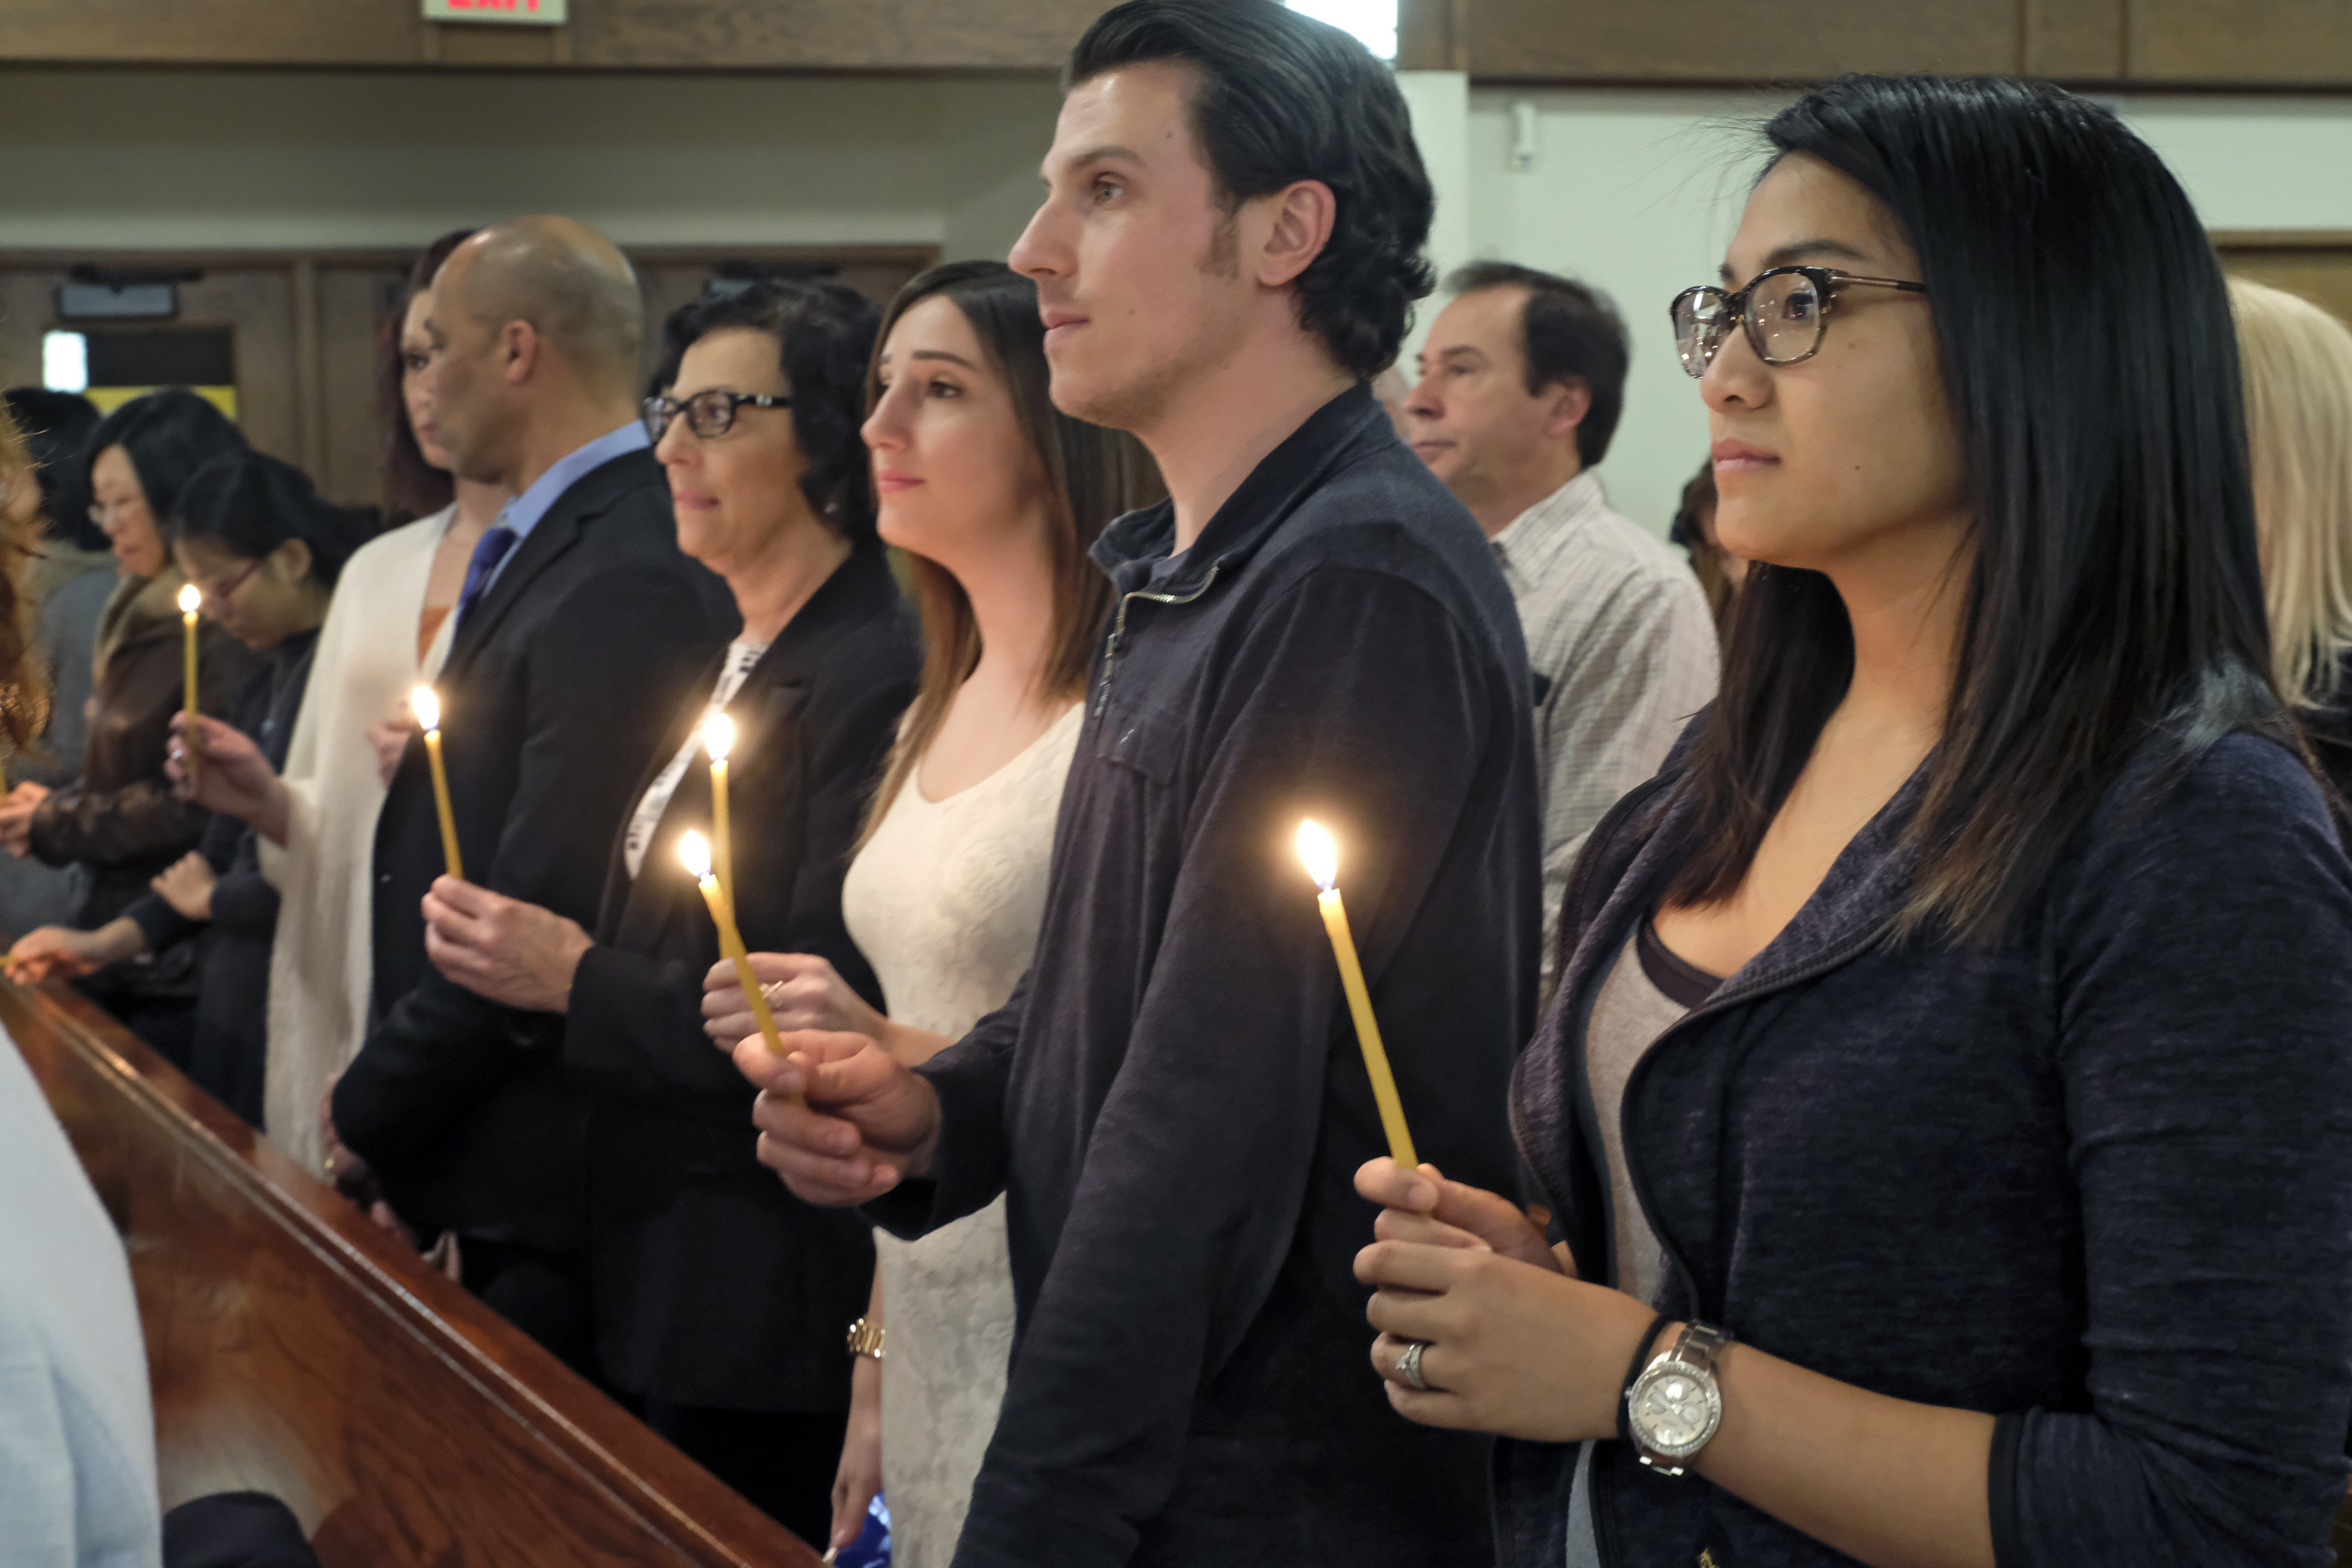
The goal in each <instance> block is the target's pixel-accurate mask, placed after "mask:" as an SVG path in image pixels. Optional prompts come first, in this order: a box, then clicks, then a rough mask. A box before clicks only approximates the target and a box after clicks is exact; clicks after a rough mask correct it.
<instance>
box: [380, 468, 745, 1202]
mask: <svg viewBox="0 0 2352 1568" xmlns="http://www.w3.org/2000/svg"><path fill="white" fill-rule="evenodd" d="M737 624H738V622H737V616H736V614H735V607H734V602H733V600H732V599H731V598H730V595H728V593H727V589H726V585H725V584H722V583H721V582H720V581H719V579H718V578H717V577H716V576H714V575H712V574H710V573H709V572H708V571H705V570H704V569H703V568H702V567H701V566H699V565H698V564H696V563H694V562H692V561H689V560H688V559H687V558H686V556H684V555H683V554H681V553H679V552H678V548H677V531H676V523H675V521H673V519H672V516H671V512H670V503H669V488H668V485H667V481H666V480H665V479H664V478H663V476H662V471H661V467H660V465H659V464H657V463H656V462H655V461H654V459H653V457H652V455H651V454H650V453H648V452H645V451H637V452H632V453H628V454H626V455H625V456H623V457H619V458H614V459H613V460H612V461H610V462H608V463H605V464H604V465H603V466H602V467H599V468H594V469H592V470H590V471H589V472H588V473H586V474H584V475H583V476H582V477H581V478H580V479H579V480H577V481H576V482H575V483H574V484H573V485H572V488H571V489H567V490H565V491H564V492H563V494H562V496H560V497H559V498H557V500H556V502H555V504H554V505H553V506H552V507H551V508H550V509H549V510H548V511H547V513H546V514H545V515H544V516H543V517H541V519H540V521H539V524H538V526H537V527H536V528H534V529H532V530H531V531H530V535H529V537H527V538H526V539H524V541H523V542H521V543H520V545H517V546H516V547H515V551H514V553H513V554H512V555H511V556H510V557H509V558H508V561H507V563H506V569H505V570H504V571H503V572H502V573H500V574H499V578H498V580H497V581H496V582H495V583H494V584H492V585H491V587H490V591H489V593H488V595H485V596H484V598H483V599H482V601H481V603H480V604H478V605H476V606H475V607H474V611H473V614H472V615H470V616H467V619H466V622H465V624H464V625H463V626H460V627H459V628H458V629H457V637H456V640H455V641H454V642H453V643H452V644H451V646H450V649H449V658H448V662H447V664H446V666H444V668H443V669H442V671H441V677H440V679H439V680H438V681H437V682H436V688H437V689H438V691H439V694H440V698H441V715H442V716H441V736H442V741H441V743H442V749H443V752H444V755H445V757H446V762H447V767H448V773H449V795H450V800H451V805H452V808H453V811H454V814H455V816H456V818H457V839H458V845H459V848H460V850H461V852H462V853H463V855H464V857H465V862H466V864H465V869H466V874H467V878H468V879H470V880H472V881H475V882H478V883H480V884H481V885H483V886H485V887H488V888H490V889H495V890H496V891H498V892H501V893H505V894H508V895H509V896H510V897H513V898H517V899H522V900H528V901H529V902H530V903H534V904H539V905H542V906H544V907H545V908H547V909H551V910H554V911H555V912H556V913H558V914H561V915H567V916H569V917H571V918H572V919H573V920H575V921H579V922H580V923H581V924H583V925H589V924H592V923H593V921H594V920H595V918H596V900H597V875H596V868H597V867H598V866H600V865H601V864H603V862H604V852H605V849H606V847H607V846H609V845H610V844H611V843H612V841H613V835H614V830H615V829H616V828H617V827H618V826H620V824H621V822H622V820H623V817H624V816H625V814H626V813H627V811H628V810H629V807H630V805H632V804H633V803H634V801H635V795H634V794H632V792H631V786H632V785H633V784H635V781H636V780H637V779H638V778H639V777H640V776H641V775H642V774H643V773H644V772H645V767H646V760H647V759H648V758H650V757H651V756H652V755H653V752H654V748H655V747H656V745H657V744H659V743H660V741H661V738H662V733H663V731H665V730H667V728H668V726H669V720H670V715H671V714H672V712H674V711H675V710H676V708H677V700H678V695H679V693H681V692H682V691H684V690H686V689H688V686H689V685H691V683H692V682H693V679H694V672H695V671H696V670H698V669H699V668H702V666H703V664H704V662H705V661H706V660H708V659H709V657H710V654H711V651H712V649H713V648H715V647H718V646H719V645H720V644H721V643H723V642H724V640H725V639H726V638H727V637H729V636H730V635H732V633H733V630H734V628H735V626H736V625H737ZM442 869H443V865H442V853H441V831H440V826H439V820H438V818H437V816H436V814H435V810H434V804H433V781H432V776H431V774H430V773H429V772H428V771H427V767H426V763H425V747H424V743H423V742H422V740H421V739H419V740H412V741H411V742H409V746H408V751H407V753H406V754H405V755H404V756H403V757H402V759H401V763H400V770H399V772H398V773H397V774H395V775H394V779H393V782H392V788H391V791H390V793H389V794H388V795H386V796H385V797H384V803H383V812H382V814H381V815H380V816H378V817H377V819H376V837H375V910H374V917H375V924H374V942H373V946H374V955H375V980H374V1002H373V1007H372V1009H371V1011H372V1013H373V1019H374V1021H373V1026H372V1027H371V1028H370V1030H369V1032H368V1037H367V1041H366V1043H365V1044H364V1045H363V1046H362V1047H361V1048H360V1052H359V1055H358V1056H357V1057H356V1058H353V1059H352V1064H351V1066H350V1067H349V1068H347V1069H345V1071H344V1073H343V1076H342V1079H341V1082H340V1083H339V1084H337V1086H336V1088H335V1096H334V1115H335V1126H336V1130H337V1131H338V1132H340V1133H341V1136H342V1138H343V1141H344V1142H346V1143H348V1144H349V1145H350V1146H351V1148H352V1151H353V1152H356V1153H358V1154H359V1155H360V1156H361V1157H362V1158H363V1159H365V1160H366V1161H367V1162H368V1163H370V1164H371V1165H372V1166H373V1167H374V1168H375V1170H376V1172H377V1173H378V1174H379V1175H380V1176H381V1177H382V1178H383V1184H384V1191H385V1195H386V1196H387V1197H388V1198H390V1200H391V1202H392V1204H393V1206H394V1208H396V1209H398V1210H399V1211H400V1213H401V1214H402V1215H404V1217H406V1218H407V1219H408V1220H409V1222H410V1223H411V1224H413V1225H415V1226H416V1227H417V1228H418V1229H419V1230H420V1231H421V1232H422V1233H423V1234H425V1235H426V1236H431V1235H433V1234H435V1233H436V1232H437V1231H440V1230H443V1229H451V1230H456V1231H457V1232H458V1233H459V1234H460V1235H464V1236H469V1237H479V1238H481V1239H483V1240H487V1241H492V1242H499V1243H522V1244H527V1245H530V1246H535V1247H551V1248H574V1247H579V1246H580V1245H581V1243H582V1239H583V1237H582V1227H581V1214H582V1209H583V1204H582V1199H581V1191H580V1168H581V1163H582V1162H583V1159H584V1157H585V1149H586V1145H585V1137H586V1130H587V1112H586V1108H585V1106H584V1104H583V1102H582V1101H581V1100H580V1099H579V1097H578V1096H577V1095H576V1094H573V1093H571V1092H569V1091H568V1090H567V1089H565V1087H564V1084H563V1079H562V1071H561V1068H560V1065H559V1062H558V1047H559V1046H560V1044H561V1040H562V1018H561V1017H560V1016H556V1015H554V1014H549V1013H530V1012H524V1011H521V1010H519V1009H515V1008H509V1007H502V1006H499V1005H496V1004H493V1003H490V1002H488V1001H485V1000H484V999H483V998H481V997H479V996H477V995H476V994H473V993H472V992H470V991H467V990H466V989H464V988H463V987H461V986H458V985H457V984H453V983H452V982H450V981H449V980H448V979H446V977H444V976H443V975H442V973H440V971H438V970H436V969H435V968H434V967H432V965H431V964H429V963H426V962H425V917H424V913H423V911H422V910H421V909H420V908H419V904H420V901H421V900H422V899H423V898H424V896H425V889H427V888H429V887H430V886H431V885H432V882H433V879H434V878H436V877H437V876H439V875H440V874H441V872H442Z"/></svg>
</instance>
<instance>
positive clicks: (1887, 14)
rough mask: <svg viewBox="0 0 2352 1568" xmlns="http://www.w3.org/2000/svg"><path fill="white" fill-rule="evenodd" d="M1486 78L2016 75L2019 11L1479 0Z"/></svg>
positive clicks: (1476, 30) (1909, 2)
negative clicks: (1844, 73)
mask: <svg viewBox="0 0 2352 1568" xmlns="http://www.w3.org/2000/svg"><path fill="white" fill-rule="evenodd" d="M1469 34H1470V70H1471V73H1472V74H1473V75H1475V76H1477V77H1480V78H1484V79H1490V80H1492V79H1549V80H1583V81H1661V82H1664V81H1772V80H1783V79H1793V80H1814V79H1822V78H1825V77H1832V76H1836V75H1837V74H1839V73H1840V72H1842V71H1849V70H1874V71H2010V70H2015V69H2016V68H2017V62H2018V55H2019V33H2018V11H2017V8H2016V6H2014V5H1985V4H1963V5H1955V4H1952V3H1951V0H1815V3H1813V4H1809V5H1757V4H1754V3H1753V0H1647V3H1646V4H1643V5H1626V4H1624V3H1623V0H1475V4H1474V5H1471V7H1470V15H1469Z"/></svg>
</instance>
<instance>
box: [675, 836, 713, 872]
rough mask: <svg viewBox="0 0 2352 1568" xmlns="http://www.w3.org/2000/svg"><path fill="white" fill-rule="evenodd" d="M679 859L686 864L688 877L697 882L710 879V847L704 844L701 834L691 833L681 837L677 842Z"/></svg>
mask: <svg viewBox="0 0 2352 1568" xmlns="http://www.w3.org/2000/svg"><path fill="white" fill-rule="evenodd" d="M677 858H679V859H680V860H683V861H685V862H686V869H687V873H688V875H689V876H691V877H692V878H693V879H695V880H696V881H698V882H701V881H707V880H709V877H710V846H709V845H708V844H706V843H704V842H703V838H702V835H701V834H699V833H693V832H689V833H688V834H686V835H685V836H684V837H680V838H679V839H678V841H677Z"/></svg>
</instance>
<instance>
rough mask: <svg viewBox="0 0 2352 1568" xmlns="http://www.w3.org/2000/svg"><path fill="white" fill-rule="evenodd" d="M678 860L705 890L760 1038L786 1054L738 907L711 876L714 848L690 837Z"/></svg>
mask: <svg viewBox="0 0 2352 1568" xmlns="http://www.w3.org/2000/svg"><path fill="white" fill-rule="evenodd" d="M677 858H679V859H680V860H682V861H684V862H685V863H686V869H687V874H688V876H690V877H692V878H693V879H694V881H695V886H697V887H698V888H700V889H702V901H703V902H704V903H705V904H707V905H709V908H710V920H711V923H712V924H714V925H716V926H717V927H718V928H719V956H720V957H721V958H724V959H726V960H727V961H728V962H729V963H732V964H733V965H734V966H735V984H738V985H740V986H741V987H742V988H743V1000H744V1001H746V1002H748V1003H750V1004H751V1016H752V1017H753V1018H754V1019H756V1020H757V1021H758V1023H759V1026H760V1037H761V1039H762V1040H765V1041H766V1042H767V1044H768V1049H769V1050H770V1051H771V1052H772V1053H773V1054H774V1055H776V1056H782V1055H783V1054H784V1047H783V1042H782V1040H780V1039H779V1038H777V1037H776V1016H775V1015H774V1014H772V1013H771V1012H769V1011H768V999H767V998H766V997H765V996H762V995H761V994H760V980H759V976H757V975H755V974H753V973H751V954H750V953H749V952H745V951H744V948H743V933H742V932H740V931H737V930H736V929H735V907H734V905H733V904H731V903H730V902H729V901H728V899H727V893H726V890H725V889H722V888H720V887H719V879H718V878H717V877H714V876H712V875H711V872H710V847H709V845H707V844H705V843H704V842H703V841H702V835H701V834H699V833H688V834H686V835H685V836H683V837H680V838H679V839H678V841H677Z"/></svg>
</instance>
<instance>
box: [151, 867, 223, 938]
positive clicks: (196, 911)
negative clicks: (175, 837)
mask: <svg viewBox="0 0 2352 1568" xmlns="http://www.w3.org/2000/svg"><path fill="white" fill-rule="evenodd" d="M218 880H219V879H218V878H216V877H215V876H214V875H213V863H212V862H211V861H209V860H207V859H205V858H204V857H203V856H202V855H200V854H198V853H196V851H194V850H193V849H191V850H189V851H188V852H187V853H186V854H185V855H183V856H181V857H180V858H178V859H177V860H174V861H173V862H172V863H171V865H169V866H167V867H165V868H164V869H163V873H162V875H160V876H156V877H152V878H150V879H148V883H147V885H148V886H149V887H151V888H152V889H155V890H156V891H157V892H158V893H161V894H162V895H163V901H164V902H165V903H167V904H169V905H171V906H172V907H173V909H175V910H179V911H180V916H181V918H182V919H184V920H192V921H208V920H210V919H212V918H213V886H214V884H215V883H216V882H217V881H218Z"/></svg>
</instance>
